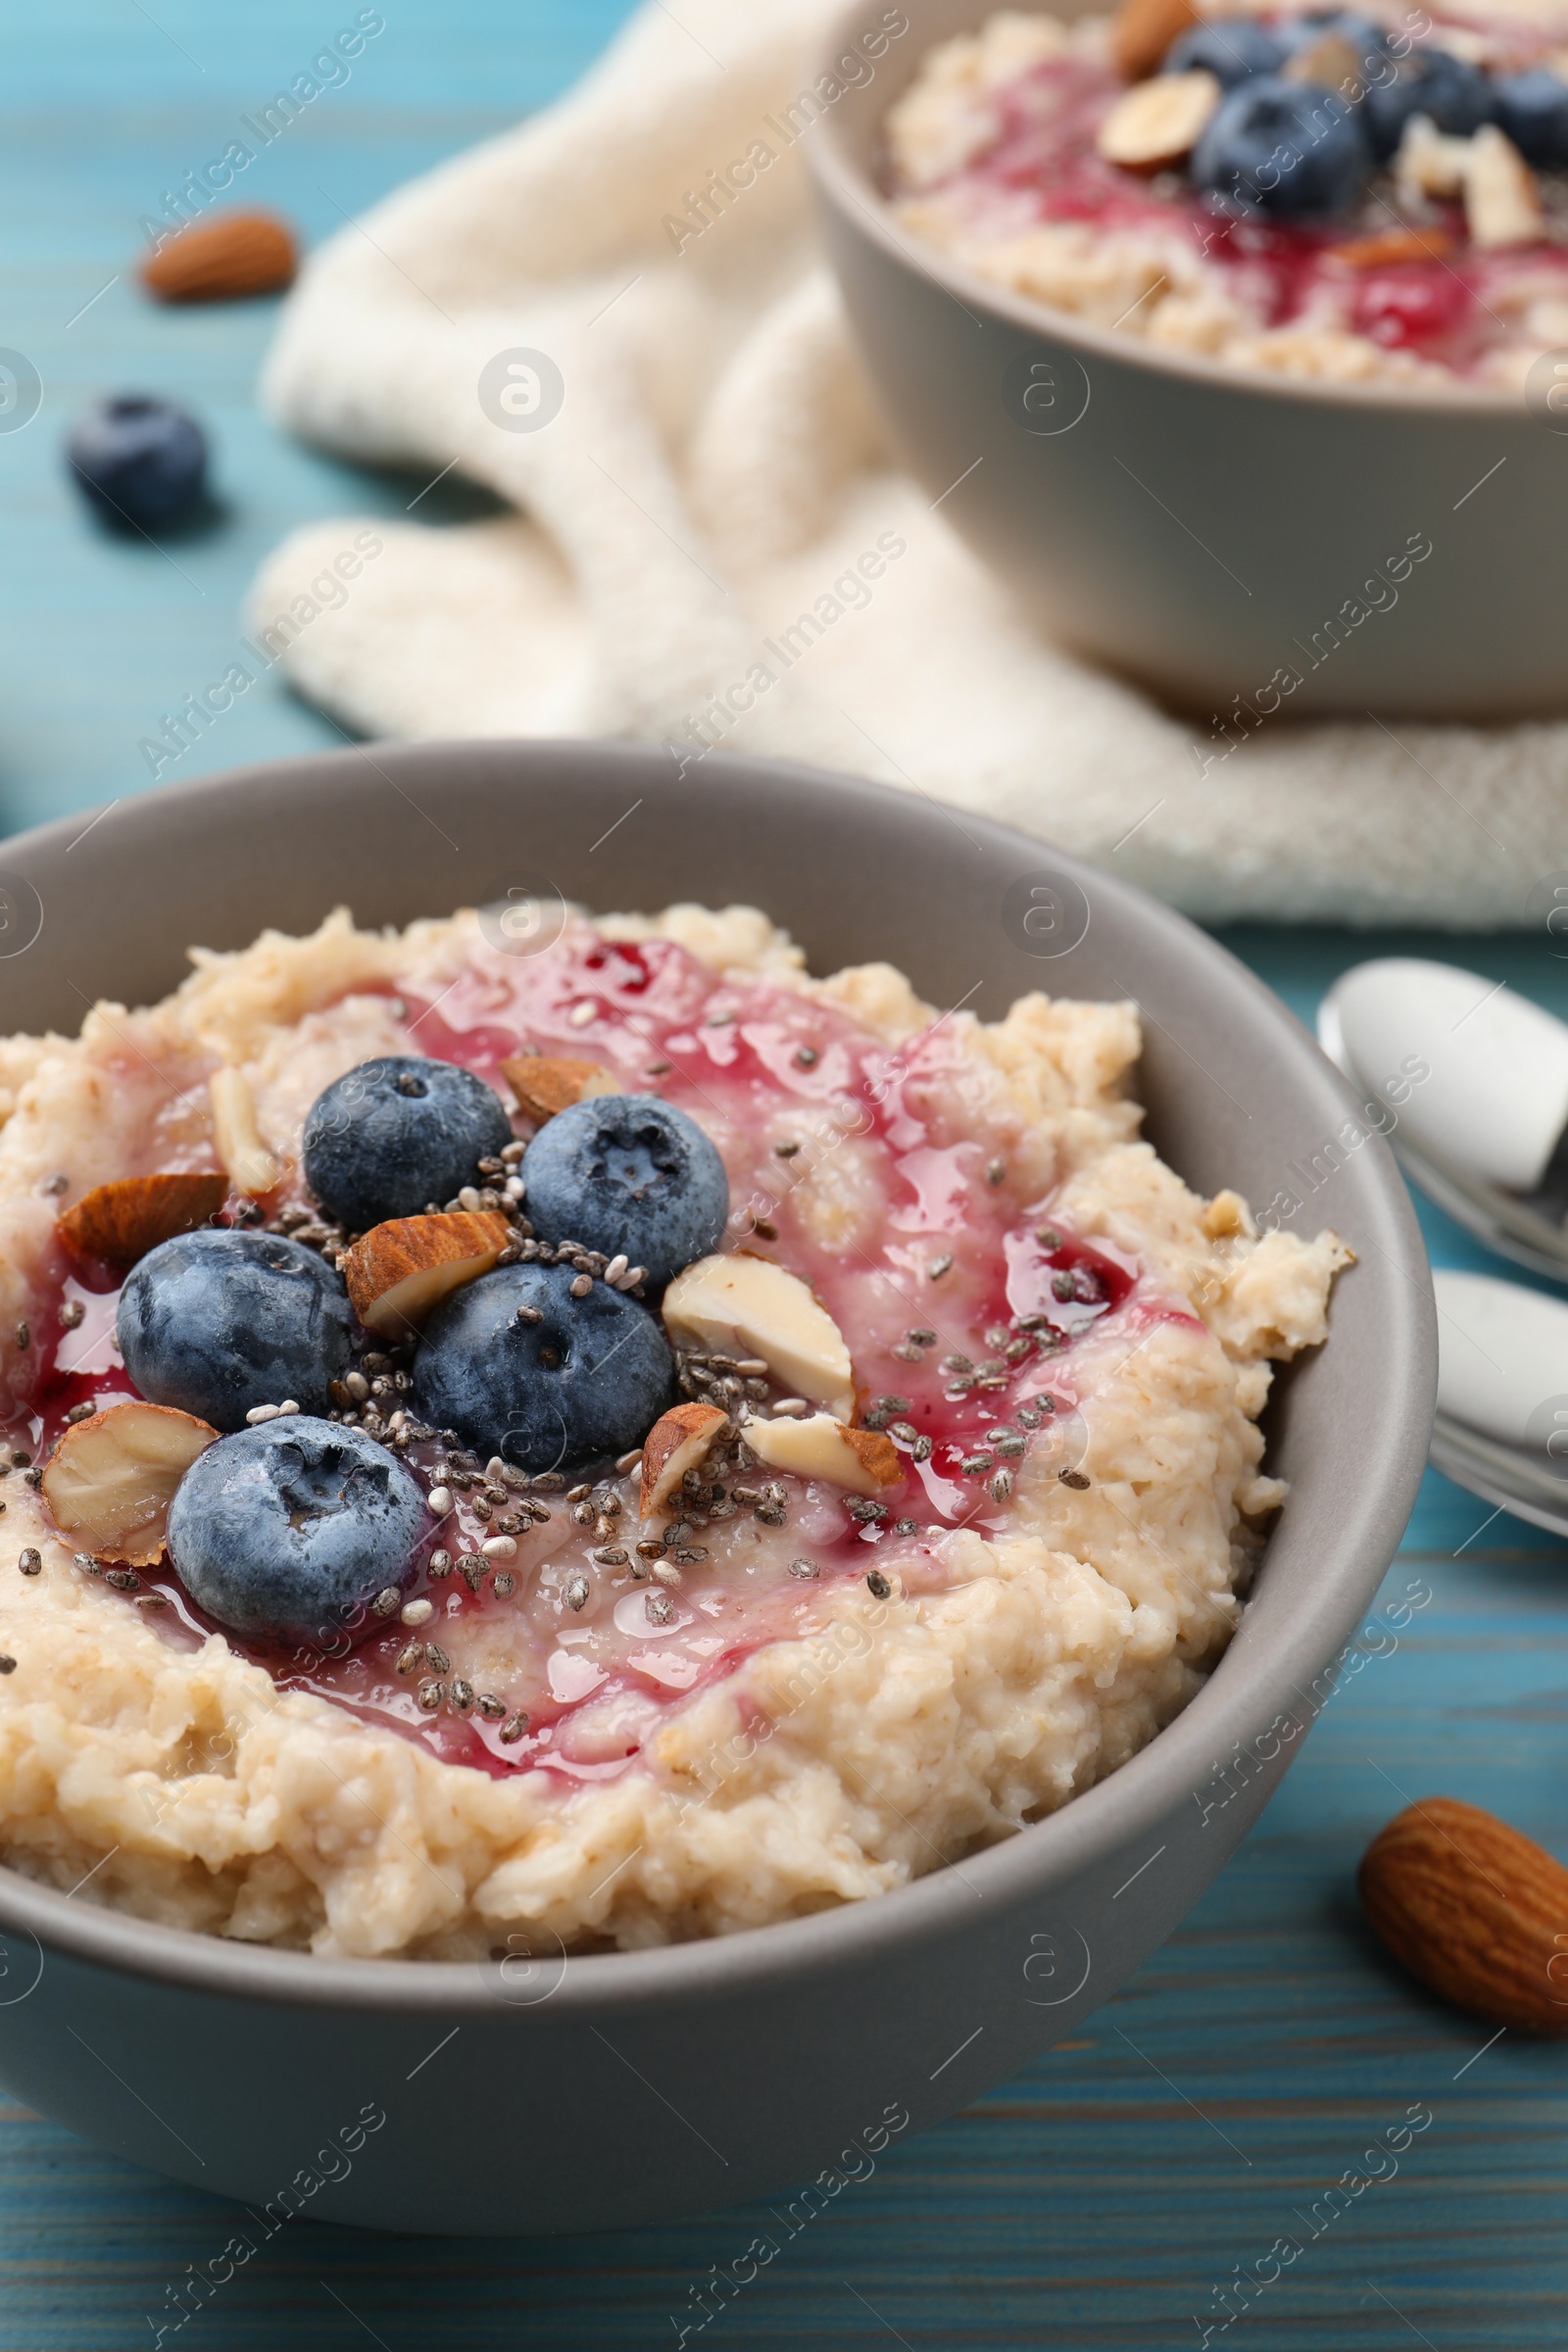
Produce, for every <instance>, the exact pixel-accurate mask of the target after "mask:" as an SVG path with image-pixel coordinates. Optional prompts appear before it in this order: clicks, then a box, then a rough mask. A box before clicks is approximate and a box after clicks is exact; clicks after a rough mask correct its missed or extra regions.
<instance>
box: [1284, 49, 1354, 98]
mask: <svg viewBox="0 0 1568 2352" xmlns="http://www.w3.org/2000/svg"><path fill="white" fill-rule="evenodd" d="M1361 55H1362V53H1361V50H1360V49H1359V48H1358V47H1357V46H1356V45H1355V43H1354V42H1352V41H1348V40H1347V39H1346V37H1345V35H1344V33H1343V32H1324V33H1320V34H1319V36H1318V38H1317V39H1316V40H1315V41H1308V42H1307V44H1306V46H1305V48H1304V49H1298V50H1297V52H1296V54H1295V56H1294V57H1288V58H1287V59H1286V61H1285V63H1284V65H1283V66H1281V68H1280V79H1281V80H1282V81H1312V82H1316V83H1318V84H1319V85H1320V86H1321V87H1322V88H1323V89H1325V90H1338V91H1339V93H1340V95H1341V97H1342V98H1348V99H1350V100H1351V101H1352V102H1353V101H1354V100H1355V99H1357V98H1364V97H1365V95H1366V79H1365V76H1364V74H1363V73H1362V70H1361Z"/></svg>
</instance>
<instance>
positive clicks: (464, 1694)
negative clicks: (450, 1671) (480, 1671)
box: [452, 1674, 473, 1715]
mask: <svg viewBox="0 0 1568 2352" xmlns="http://www.w3.org/2000/svg"><path fill="white" fill-rule="evenodd" d="M452 1704H453V1706H454V1708H455V1709H456V1710H457V1712H458V1713H459V1714H460V1715H466V1714H468V1713H469V1712H470V1710H471V1708H472V1706H473V1685H472V1684H471V1683H466V1682H465V1681H464V1679H463V1677H462V1675H461V1674H459V1675H454V1677H453V1680H452Z"/></svg>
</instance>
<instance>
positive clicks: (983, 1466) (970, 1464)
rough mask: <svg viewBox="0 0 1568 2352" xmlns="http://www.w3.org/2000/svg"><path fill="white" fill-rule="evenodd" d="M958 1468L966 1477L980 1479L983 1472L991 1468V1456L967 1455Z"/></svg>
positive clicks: (982, 1454)
mask: <svg viewBox="0 0 1568 2352" xmlns="http://www.w3.org/2000/svg"><path fill="white" fill-rule="evenodd" d="M958 1467H959V1469H960V1470H961V1471H962V1472H963V1473H964V1475H965V1477H968V1478H978V1477H979V1475H980V1473H981V1471H983V1470H989V1469H990V1468H991V1456H990V1454H989V1453H966V1454H965V1455H964V1457H963V1459H962V1461H961V1462H960V1463H959V1464H958Z"/></svg>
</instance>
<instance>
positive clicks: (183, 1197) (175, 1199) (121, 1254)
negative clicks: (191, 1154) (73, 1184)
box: [55, 1174, 228, 1266]
mask: <svg viewBox="0 0 1568 2352" xmlns="http://www.w3.org/2000/svg"><path fill="white" fill-rule="evenodd" d="M227 1198H228V1178H227V1177H226V1176H224V1175H222V1174H219V1175H215V1176H174V1175H167V1176H117V1177H116V1178H115V1179H114V1180H113V1182H112V1183H109V1184H95V1185H94V1186H93V1189H92V1191H91V1192H90V1193H83V1194H82V1196H81V1199H80V1200H79V1201H77V1202H76V1204H75V1206H74V1207H73V1208H68V1209H67V1210H66V1213H65V1215H64V1216H63V1217H61V1218H60V1219H59V1220H58V1222H57V1224H56V1226H55V1231H56V1232H57V1233H58V1234H59V1236H60V1238H61V1240H62V1241H63V1242H64V1243H65V1244H66V1246H67V1248H68V1249H70V1250H74V1251H75V1253H76V1255H77V1256H78V1257H101V1258H105V1259H107V1261H108V1262H109V1264H110V1265H112V1266H133V1265H134V1264H135V1263H136V1261H137V1259H138V1258H142V1257H145V1256H146V1254H147V1252H148V1250H156V1249H157V1247H158V1245H159V1243H160V1242H169V1241H172V1240H173V1238H174V1236H175V1234H176V1233H194V1232H195V1230H196V1228H197V1226H198V1225H205V1224H206V1222H207V1220H208V1218H209V1217H211V1216H213V1215H214V1214H215V1213H216V1212H217V1211H218V1210H219V1209H221V1207H222V1205H223V1202H224V1201H226V1200H227Z"/></svg>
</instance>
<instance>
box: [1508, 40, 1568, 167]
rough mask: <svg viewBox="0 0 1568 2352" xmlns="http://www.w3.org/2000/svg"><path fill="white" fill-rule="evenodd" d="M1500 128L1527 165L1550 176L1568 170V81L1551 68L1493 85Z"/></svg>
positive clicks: (1512, 75) (1511, 76) (1515, 75)
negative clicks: (1532, 165)
mask: <svg viewBox="0 0 1568 2352" xmlns="http://www.w3.org/2000/svg"><path fill="white" fill-rule="evenodd" d="M1493 95H1494V97H1495V101H1496V116H1497V127H1498V128H1499V129H1500V130H1502V131H1505V132H1506V133H1507V135H1508V137H1509V138H1510V139H1512V141H1513V143H1514V145H1515V146H1516V147H1517V148H1518V150H1519V152H1520V154H1521V155H1522V156H1523V157H1524V159H1525V162H1526V163H1527V164H1535V165H1536V166H1537V167H1538V168H1541V169H1544V170H1545V171H1548V172H1553V171H1555V172H1560V171H1562V170H1563V169H1564V168H1565V167H1568V81H1564V80H1562V79H1561V77H1560V76H1559V75H1557V74H1555V73H1552V72H1551V70H1550V68H1549V67H1546V66H1533V67H1532V68H1531V70H1530V72H1529V73H1507V74H1504V75H1502V76H1501V77H1500V78H1499V79H1498V80H1497V81H1495V82H1494V84H1493Z"/></svg>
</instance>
